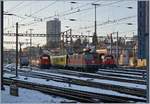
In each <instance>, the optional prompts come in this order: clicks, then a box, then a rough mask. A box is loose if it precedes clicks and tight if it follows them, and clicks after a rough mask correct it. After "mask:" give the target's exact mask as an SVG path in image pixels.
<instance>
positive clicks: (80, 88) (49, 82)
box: [4, 74, 145, 99]
mask: <svg viewBox="0 0 150 104" xmlns="http://www.w3.org/2000/svg"><path fill="white" fill-rule="evenodd" d="M4 76H5V77H9V76H12V75H11V74H5V75H4ZM24 78H25V77H24V76H19V78H17V80H23V81H28V82H33V83H39V84H44V85H52V86H57V87H62V88H70V89H75V90H82V91H87V92H94V93H100V94H108V95H116V96H124V97H130V98H137V99H145V98H142V97H137V96H133V95H129V94H123V93H119V92H116V91H112V90H105V89H100V88H93V87H87V86H80V85H74V84H70V85H71V86H69V83H63V82H56V81H52V80H49V81H46V80H45V79H38V78H32V77H28V80H25V79H24Z"/></svg>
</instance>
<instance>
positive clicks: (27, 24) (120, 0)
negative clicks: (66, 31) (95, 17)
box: [5, 0, 122, 29]
mask: <svg viewBox="0 0 150 104" xmlns="http://www.w3.org/2000/svg"><path fill="white" fill-rule="evenodd" d="M119 2H122V0H119V1H115V2H111V3H107V4H103V5H100V6H98V7H103V6H109V5H112V4H116V3H119ZM89 9H93V7H89V8H84V9H78V10H76V11H71V12H70V11H69V12H68V13H64V14H62V15H59V16H67V15H71V14H74V13H78V12H82V11H86V10H89ZM55 16H56V15H53V16H49V17H44V18H43V19H42V21H35V22H32V21H31V22H29V23H26V24H23V25H22V26H29V25H31V24H35V23H39V22H44V21H45V20H47V19H50V18H54V17H55ZM12 27H14V26H11V27H8V28H12ZM8 28H5V29H8Z"/></svg>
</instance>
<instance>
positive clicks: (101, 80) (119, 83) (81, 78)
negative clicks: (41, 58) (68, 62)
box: [32, 70, 146, 89]
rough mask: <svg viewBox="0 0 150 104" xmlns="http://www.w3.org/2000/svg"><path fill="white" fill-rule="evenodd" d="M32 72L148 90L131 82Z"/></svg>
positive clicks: (40, 72)
mask: <svg viewBox="0 0 150 104" xmlns="http://www.w3.org/2000/svg"><path fill="white" fill-rule="evenodd" d="M32 72H37V73H39V74H46V75H49V76H51V75H56V76H60V77H67V78H74V79H79V80H84V81H87V80H88V81H91V82H98V83H106V84H107V83H109V84H112V85H119V86H125V87H129V88H140V89H146V85H142V84H136V83H129V82H119V81H112V80H105V79H96V78H94V79H91V78H87V77H78V76H72V75H65V74H56V73H48V72H43V71H35V70H32Z"/></svg>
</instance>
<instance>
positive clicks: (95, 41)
mask: <svg viewBox="0 0 150 104" xmlns="http://www.w3.org/2000/svg"><path fill="white" fill-rule="evenodd" d="M92 5H94V7H95V22H94V23H95V25H94V36H93V38H95V39H93V43H95V46H96V45H97V22H96V7H97V6H99V5H100V4H94V3H93V4H92Z"/></svg>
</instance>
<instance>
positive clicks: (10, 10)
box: [7, 1, 25, 12]
mask: <svg viewBox="0 0 150 104" xmlns="http://www.w3.org/2000/svg"><path fill="white" fill-rule="evenodd" d="M24 2H25V1H21V2H19V3H18V4H16V5H15V6H13V7H11V8H10V9H8V10H7V12H12V11H14V10H15V9H16V8H17V7H19V6H20V5H21V4H23V3H24Z"/></svg>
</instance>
